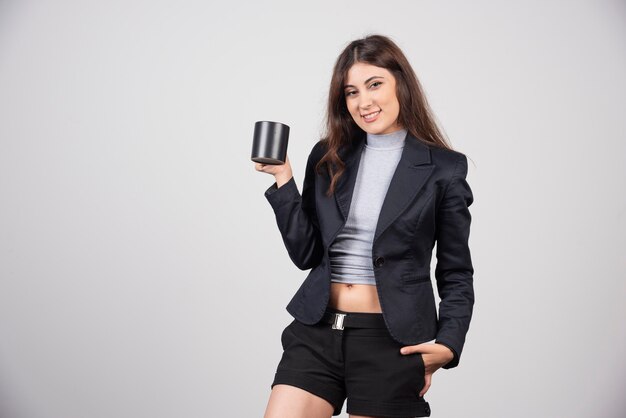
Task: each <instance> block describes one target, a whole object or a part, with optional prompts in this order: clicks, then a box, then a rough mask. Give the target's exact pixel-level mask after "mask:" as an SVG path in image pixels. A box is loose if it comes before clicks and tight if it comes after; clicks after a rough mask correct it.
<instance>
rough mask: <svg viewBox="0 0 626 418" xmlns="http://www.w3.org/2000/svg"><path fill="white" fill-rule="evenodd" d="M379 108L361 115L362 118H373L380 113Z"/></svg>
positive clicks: (367, 119)
mask: <svg viewBox="0 0 626 418" xmlns="http://www.w3.org/2000/svg"><path fill="white" fill-rule="evenodd" d="M380 112H381V111H380V110H377V111H376V112H372V113H368V114H367V115H361V116H362V117H363V119H365V120H366V121H369V120H372V119H375V118H376V116H378V114H379V113H380Z"/></svg>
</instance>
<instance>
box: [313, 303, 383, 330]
mask: <svg viewBox="0 0 626 418" xmlns="http://www.w3.org/2000/svg"><path fill="white" fill-rule="evenodd" d="M322 322H325V323H327V324H332V329H344V328H387V325H386V324H385V319H384V318H383V314H382V313H371V312H343V311H338V310H335V309H332V308H328V309H326V312H324V316H323V317H322Z"/></svg>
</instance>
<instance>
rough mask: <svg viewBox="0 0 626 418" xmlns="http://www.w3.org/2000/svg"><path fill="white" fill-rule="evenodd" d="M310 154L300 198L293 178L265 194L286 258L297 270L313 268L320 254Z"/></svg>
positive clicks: (322, 250) (269, 189) (274, 186)
mask: <svg viewBox="0 0 626 418" xmlns="http://www.w3.org/2000/svg"><path fill="white" fill-rule="evenodd" d="M314 149H315V147H314ZM313 154H314V153H313V151H311V153H310V154H309V158H308V160H307V165H306V171H305V176H304V183H303V185H302V196H300V193H299V191H298V187H297V186H296V183H295V180H294V178H293V177H291V178H290V179H289V181H287V183H285V184H283V185H282V186H280V187H277V184H276V182H275V183H274V184H272V185H271V186H270V187H269V188H268V189H267V190H266V191H265V197H266V198H267V200H268V202H269V203H270V205H271V206H272V209H273V210H274V214H275V215H276V222H277V224H278V229H279V230H280V233H281V235H282V238H283V242H284V243H285V247H286V248H287V252H288V253H289V257H290V258H291V260H292V261H293V263H294V264H295V265H296V266H297V267H298V268H299V269H300V270H307V269H310V268H312V267H315V266H316V265H318V264H319V263H320V262H321V260H322V257H323V254H324V247H323V245H322V238H321V235H320V232H319V222H318V220H317V212H316V209H315V172H314V164H315V162H314V159H313Z"/></svg>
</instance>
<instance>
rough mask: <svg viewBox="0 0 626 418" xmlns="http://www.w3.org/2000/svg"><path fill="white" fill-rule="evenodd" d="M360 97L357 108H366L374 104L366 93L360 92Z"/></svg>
mask: <svg viewBox="0 0 626 418" xmlns="http://www.w3.org/2000/svg"><path fill="white" fill-rule="evenodd" d="M360 99H361V100H360V102H359V108H360V109H361V110H368V109H370V108H371V107H372V105H373V104H374V101H373V100H372V98H371V97H370V96H369V94H367V93H363V94H361V96H360Z"/></svg>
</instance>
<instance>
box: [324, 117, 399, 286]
mask: <svg viewBox="0 0 626 418" xmlns="http://www.w3.org/2000/svg"><path fill="white" fill-rule="evenodd" d="M406 134H407V131H406V130H405V129H401V130H399V131H396V132H392V133H390V134H384V135H374V134H370V133H368V134H367V137H366V143H365V148H364V149H363V153H362V154H361V161H360V162H359V169H358V172H357V177H356V182H355V185H354V192H353V193H352V201H351V203H350V212H349V213H348V219H347V220H346V224H345V225H344V227H343V229H342V230H341V231H340V232H339V234H338V235H337V237H336V239H335V241H334V242H333V243H332V245H331V246H330V248H329V257H330V270H331V282H336V283H353V284H369V285H376V281H375V279H374V268H373V265H372V242H373V239H374V232H375V230H376V223H377V221H378V215H379V214H380V210H381V208H382V205H383V200H384V199H385V196H386V194H387V189H388V188H389V183H391V178H392V177H393V174H394V172H395V170H396V167H397V165H398V162H399V161H400V157H401V156H402V149H403V148H404V141H405V139H406Z"/></svg>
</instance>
